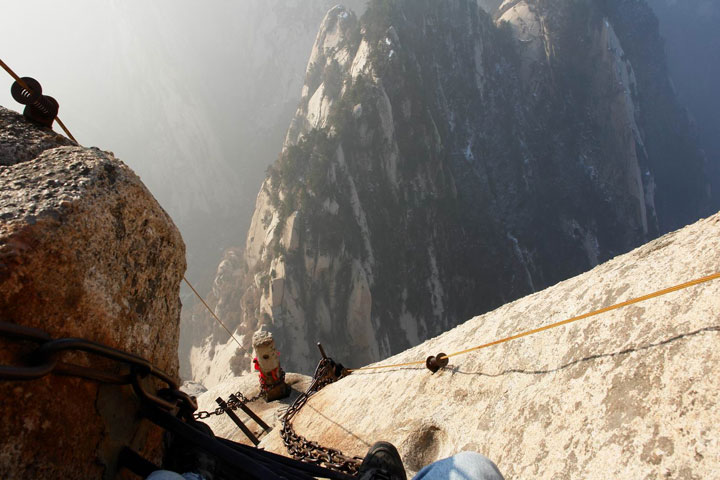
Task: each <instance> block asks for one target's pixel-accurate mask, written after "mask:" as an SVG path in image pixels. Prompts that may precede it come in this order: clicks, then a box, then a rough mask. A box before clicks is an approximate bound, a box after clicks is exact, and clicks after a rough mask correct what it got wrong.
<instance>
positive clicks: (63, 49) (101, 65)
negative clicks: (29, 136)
mask: <svg viewBox="0 0 720 480" xmlns="http://www.w3.org/2000/svg"><path fill="white" fill-rule="evenodd" d="M351 3H355V4H364V0H352V1H351ZM332 4H334V2H333V1H332V0H212V1H201V0H152V1H141V0H72V1H63V2H59V1H50V0H44V1H39V0H28V1H25V2H4V4H3V6H2V8H1V12H2V16H1V17H0V45H1V46H2V48H0V58H2V59H3V60H4V61H5V62H6V63H7V64H8V65H10V66H11V67H12V68H13V69H14V70H15V71H16V73H18V74H19V75H20V76H31V77H34V78H35V79H37V80H38V81H40V83H41V84H42V86H43V93H45V94H48V95H52V96H53V97H55V98H56V99H57V100H58V102H59V103H60V112H59V116H60V118H61V119H62V120H63V122H64V123H65V124H66V125H67V126H68V128H69V129H70V131H71V132H72V133H73V135H74V136H75V137H76V138H77V139H78V141H79V142H80V143H81V144H83V145H85V146H98V147H100V148H102V149H104V150H110V151H113V152H114V153H115V154H116V155H117V156H118V157H119V158H120V159H121V160H123V161H124V162H126V163H127V164H128V165H130V166H131V167H132V168H133V169H134V170H135V171H136V172H137V173H138V174H139V175H140V176H141V178H142V179H143V181H144V182H145V183H146V185H147V186H148V187H149V188H150V190H151V191H152V192H153V193H154V194H155V196H156V197H157V198H158V200H159V201H160V203H161V204H162V205H163V206H164V207H165V208H166V210H168V212H169V213H170V214H171V216H172V217H173V218H174V219H175V222H176V223H177V224H178V226H179V227H180V229H181V231H182V233H183V236H184V238H185V240H186V243H187V244H188V256H189V260H190V263H191V269H192V264H193V261H194V259H195V258H197V257H198V255H203V254H204V255H206V258H204V259H202V262H204V264H206V266H208V268H211V269H212V270H213V271H214V268H215V267H216V266H217V263H218V262H219V259H220V255H221V254H222V249H223V248H224V247H228V246H231V245H242V244H244V240H245V238H244V235H245V233H246V228H247V224H248V222H249V218H250V214H251V213H252V209H253V206H254V200H255V197H256V195H257V193H258V191H259V189H260V184H261V181H262V178H263V177H264V171H265V169H266V167H267V166H268V165H269V164H270V163H271V162H272V161H273V160H274V159H275V157H276V156H277V154H278V153H279V151H280V148H281V146H282V139H283V136H284V132H285V130H286V128H287V126H288V125H289V122H290V119H291V116H292V113H293V112H294V109H295V107H296V105H297V101H298V100H299V97H300V88H301V86H302V80H303V78H304V72H305V66H306V63H307V60H308V57H309V54H310V49H311V47H312V42H313V40H314V38H315V34H316V32H317V28H318V26H319V24H320V21H321V20H322V17H323V14H324V13H325V11H326V10H327V9H328V8H329V7H330V6H331V5H332ZM0 73H1V74H2V75H0V78H2V79H4V80H3V81H0V105H3V106H5V107H8V108H11V109H15V110H21V109H22V106H21V105H19V104H17V103H16V102H15V101H14V100H13V99H12V97H11V96H10V85H11V83H12V79H11V78H10V77H9V76H7V75H5V74H4V72H0ZM55 130H56V131H59V127H57V126H56V127H55ZM213 264H214V266H213Z"/></svg>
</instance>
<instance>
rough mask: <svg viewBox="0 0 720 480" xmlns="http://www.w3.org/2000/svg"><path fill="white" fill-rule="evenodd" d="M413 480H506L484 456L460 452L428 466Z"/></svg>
mask: <svg viewBox="0 0 720 480" xmlns="http://www.w3.org/2000/svg"><path fill="white" fill-rule="evenodd" d="M413 480H504V479H503V476H502V474H501V473H500V470H498V468H497V466H496V465H495V464H494V463H493V462H492V461H490V460H489V459H488V458H487V457H485V456H484V455H480V454H479V453H475V452H460V453H458V454H457V455H453V456H452V457H450V458H446V459H444V460H438V461H437V462H433V463H431V464H430V465H428V466H426V467H425V468H423V469H422V470H420V471H419V472H418V474H417V475H415V476H414V477H413Z"/></svg>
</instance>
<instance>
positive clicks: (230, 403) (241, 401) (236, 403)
mask: <svg viewBox="0 0 720 480" xmlns="http://www.w3.org/2000/svg"><path fill="white" fill-rule="evenodd" d="M266 393H267V392H266V391H265V390H261V391H260V393H258V394H257V395H255V396H254V397H250V398H247V397H246V396H245V395H243V393H242V392H235V393H234V394H233V395H234V397H235V398H233V397H232V396H231V397H230V398H229V399H228V400H227V402H226V407H225V408H223V407H217V408H216V409H215V410H211V411H207V410H200V411H198V412H195V413H193V418H194V419H195V420H204V419H206V418H210V417H211V416H213V415H223V414H224V413H225V411H226V410H227V409H230V410H237V409H238V408H240V405H247V404H248V403H252V402H254V401H256V400H260V399H261V398H263V397H265V395H266Z"/></svg>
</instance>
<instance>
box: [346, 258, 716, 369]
mask: <svg viewBox="0 0 720 480" xmlns="http://www.w3.org/2000/svg"><path fill="white" fill-rule="evenodd" d="M718 278H720V272H717V273H713V274H712V275H708V276H705V277H701V278H697V279H695V280H691V281H689V282H685V283H681V284H679V285H675V286H673V287H669V288H664V289H662V290H658V291H656V292H653V293H650V294H647V295H643V296H641V297H637V298H633V299H631V300H626V301H624V302H621V303H616V304H615V305H611V306H609V307H604V308H601V309H599V310H593V311H591V312H587V313H583V314H582V315H577V316H575V317H571V318H568V319H567V320H563V321H560V322H556V323H551V324H549V325H545V326H543V327H539V328H535V329H533V330H527V331H525V332H521V333H518V334H515V335H512V336H509V337H505V338H501V339H500V340H495V341H493V342H489V343H484V344H482V345H478V346H476V347H471V348H467V349H465V350H460V351H459V352H455V353H450V354H448V355H445V356H442V357H440V358H439V359H445V358H450V357H457V356H459V355H465V354H467V353H470V352H475V351H477V350H482V349H483V348H487V347H492V346H494V345H499V344H501V343H505V342H509V341H511V340H517V339H518V338H522V337H527V336H528V335H533V334H535V333H539V332H543V331H545V330H550V329H552V328H557V327H561V326H563V325H567V324H569V323H573V322H577V321H578V320H583V319H586V318H590V317H594V316H596V315H600V314H601V313H606V312H610V311H612V310H617V309H619V308H622V307H627V306H628V305H633V304H636V303H640V302H644V301H646V300H650V299H652V298H657V297H661V296H663V295H667V294H668V293H672V292H677V291H679V290H684V289H686V288H690V287H693V286H695V285H700V284H702V283H707V282H710V281H712V280H716V279H718ZM425 362H426V360H418V361H415V362H405V363H395V364H392V365H378V366H375V367H362V368H356V369H353V370H350V371H351V372H357V371H361V370H379V369H385V368H397V367H407V366H412V365H425Z"/></svg>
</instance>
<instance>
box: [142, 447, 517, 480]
mask: <svg viewBox="0 0 720 480" xmlns="http://www.w3.org/2000/svg"><path fill="white" fill-rule="evenodd" d="M147 480H202V477H201V476H200V475H198V474H196V473H185V474H183V475H179V474H177V473H174V472H169V471H167V470H158V471H157V472H153V473H151V474H150V476H149V477H147ZM413 480H504V479H503V476H502V475H501V474H500V471H499V470H498V468H497V467H496V466H495V464H494V463H493V462H492V461H490V460H489V459H488V458H487V457H485V456H483V455H480V454H479V453H475V452H460V453H458V454H457V455H453V456H452V457H450V458H446V459H444V460H438V461H437V462H434V463H431V464H430V465H428V466H427V467H425V468H423V469H422V470H420V471H419V472H418V474H417V475H415V477H414V478H413Z"/></svg>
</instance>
